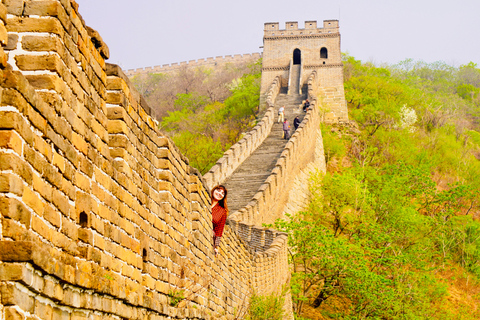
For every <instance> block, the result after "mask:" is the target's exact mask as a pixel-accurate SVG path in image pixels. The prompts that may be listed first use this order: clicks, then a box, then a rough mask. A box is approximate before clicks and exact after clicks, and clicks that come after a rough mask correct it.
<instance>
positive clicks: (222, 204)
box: [210, 184, 228, 213]
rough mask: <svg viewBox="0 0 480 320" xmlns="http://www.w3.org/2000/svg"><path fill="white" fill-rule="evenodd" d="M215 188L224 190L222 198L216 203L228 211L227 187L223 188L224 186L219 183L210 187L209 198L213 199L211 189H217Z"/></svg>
mask: <svg viewBox="0 0 480 320" xmlns="http://www.w3.org/2000/svg"><path fill="white" fill-rule="evenodd" d="M217 189H223V191H225V195H224V196H223V199H222V200H220V201H218V204H219V205H220V206H221V207H222V208H223V209H225V210H227V213H228V206H227V193H228V192H227V188H225V186H222V185H221V184H219V185H218V186H216V187H214V188H213V189H212V191H211V192H210V197H211V199H212V200H213V191H215V190H217Z"/></svg>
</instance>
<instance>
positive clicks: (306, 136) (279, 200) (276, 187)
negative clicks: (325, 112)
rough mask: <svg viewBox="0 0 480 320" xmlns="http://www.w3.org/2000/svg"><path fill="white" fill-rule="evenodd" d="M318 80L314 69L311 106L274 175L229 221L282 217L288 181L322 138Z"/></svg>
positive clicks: (268, 220) (269, 220) (258, 221)
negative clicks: (317, 88)
mask: <svg viewBox="0 0 480 320" xmlns="http://www.w3.org/2000/svg"><path fill="white" fill-rule="evenodd" d="M317 81H318V79H317V74H316V71H314V72H312V73H311V74H310V75H309V77H308V80H307V85H308V97H309V100H310V109H309V110H308V111H307V114H306V115H305V118H304V120H303V121H302V123H301V124H300V126H299V127H298V129H297V130H296V131H295V132H294V133H293V135H292V137H291V138H290V140H289V141H288V142H287V144H286V145H285V148H284V150H283V152H282V153H281V155H280V158H279V159H278V160H277V163H276V165H275V168H274V169H273V170H272V173H271V175H270V176H269V177H268V178H267V179H266V181H265V183H264V184H262V185H261V186H260V188H259V191H258V192H257V193H256V194H255V195H254V196H253V199H252V200H251V201H250V202H249V203H248V204H247V205H246V206H245V207H244V208H241V209H239V210H237V211H236V212H233V213H232V214H231V215H230V217H229V219H230V220H237V221H244V222H246V223H255V224H257V225H261V224H264V223H265V224H271V223H273V222H274V221H275V220H276V219H277V218H281V217H282V211H283V206H284V200H283V199H284V197H285V194H288V190H289V183H290V182H291V181H292V180H293V179H292V177H294V176H295V175H296V174H297V173H298V172H300V170H301V169H302V167H304V166H305V165H306V164H307V163H309V162H311V161H313V158H311V159H310V158H308V157H305V154H312V155H313V154H314V153H315V152H314V150H315V144H316V140H317V138H318V136H319V135H320V137H321V132H320V127H319V126H320V120H321V118H320V112H319V106H318V99H317V96H316V91H315V89H316V83H317ZM300 151H301V152H300ZM308 151H311V152H308Z"/></svg>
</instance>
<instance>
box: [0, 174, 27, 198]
mask: <svg viewBox="0 0 480 320" xmlns="http://www.w3.org/2000/svg"><path fill="white" fill-rule="evenodd" d="M0 192H6V193H8V192H11V193H14V194H16V195H18V196H20V197H21V196H22V194H23V181H22V180H21V179H20V178H19V177H18V176H17V175H14V174H11V173H2V174H0Z"/></svg>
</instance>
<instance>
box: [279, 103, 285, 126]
mask: <svg viewBox="0 0 480 320" xmlns="http://www.w3.org/2000/svg"><path fill="white" fill-rule="evenodd" d="M284 115H285V106H281V107H280V109H278V120H277V122H278V123H280V122H283V118H284Z"/></svg>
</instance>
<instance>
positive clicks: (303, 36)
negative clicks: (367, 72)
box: [260, 20, 348, 122]
mask: <svg viewBox="0 0 480 320" xmlns="http://www.w3.org/2000/svg"><path fill="white" fill-rule="evenodd" d="M263 42H264V46H263V47H264V49H263V59H262V82H261V89H260V94H261V102H263V101H264V99H265V98H264V96H265V94H266V91H267V89H268V86H269V85H270V83H271V82H272V80H273V79H275V78H276V77H281V79H282V87H288V79H289V72H290V67H291V64H292V61H293V54H294V50H296V49H298V50H299V51H300V61H301V62H300V64H301V75H300V79H301V80H302V81H301V83H300V88H301V87H303V86H304V85H306V84H307V79H308V77H309V76H310V74H311V73H312V72H314V71H315V72H316V73H317V76H316V78H317V81H316V83H315V85H317V86H319V87H325V88H329V89H328V90H327V91H328V95H326V96H325V97H324V98H325V99H324V102H323V103H324V104H325V110H328V112H327V111H325V112H324V113H325V116H324V119H325V120H326V121H327V122H339V121H343V122H345V121H348V112H347V104H346V102H345V97H344V89H343V64H342V54H341V49H340V31H339V24H338V21H337V20H325V21H323V27H322V28H318V27H317V22H316V21H305V28H303V29H302V28H299V27H298V22H286V23H285V29H280V28H279V24H278V22H269V23H265V26H264V38H263ZM322 48H323V49H324V50H326V56H325V55H322V53H321V52H322ZM331 90H335V92H337V93H336V94H335V98H332V93H331ZM327 91H326V92H327ZM326 92H325V93H326ZM323 95H324V93H319V97H322V96H323ZM332 99H333V100H332Z"/></svg>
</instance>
